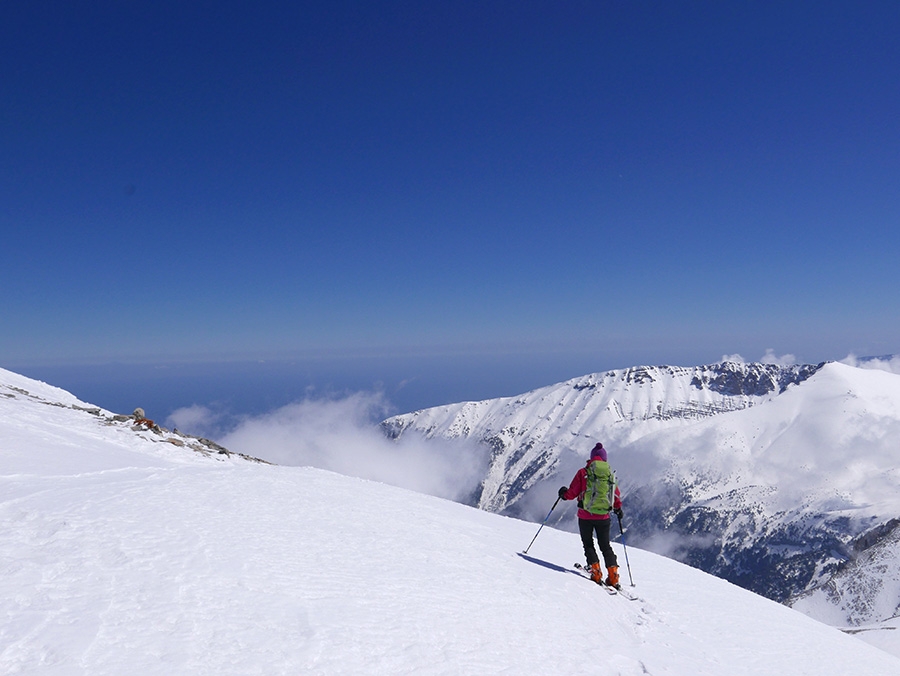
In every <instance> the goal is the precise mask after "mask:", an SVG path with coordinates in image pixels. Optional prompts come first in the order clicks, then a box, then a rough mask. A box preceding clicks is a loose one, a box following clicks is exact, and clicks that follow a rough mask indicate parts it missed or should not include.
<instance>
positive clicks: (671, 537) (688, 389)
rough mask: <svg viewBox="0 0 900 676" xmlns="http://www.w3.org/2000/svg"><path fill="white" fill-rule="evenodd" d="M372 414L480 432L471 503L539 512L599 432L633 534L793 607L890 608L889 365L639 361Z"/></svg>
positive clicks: (895, 479)
mask: <svg viewBox="0 0 900 676" xmlns="http://www.w3.org/2000/svg"><path fill="white" fill-rule="evenodd" d="M382 425H383V427H384V428H385V429H386V431H387V432H388V434H389V435H390V436H393V437H399V436H400V435H403V434H408V433H410V432H418V433H420V434H422V435H424V436H425V437H430V438H471V439H475V440H481V441H482V442H483V443H484V444H485V447H486V453H489V454H490V455H491V467H490V471H489V473H488V476H487V478H486V480H485V487H484V491H483V493H482V497H481V502H480V506H482V507H484V508H486V509H491V510H496V511H505V512H506V513H512V514H522V515H527V516H530V517H531V518H538V519H540V518H543V514H542V513H541V509H540V506H541V505H544V504H547V503H548V502H549V501H550V500H552V495H553V493H554V492H555V490H556V487H558V486H559V485H561V484H563V483H566V484H567V483H568V482H569V480H570V478H571V476H572V474H573V473H574V471H575V470H576V469H577V468H578V467H579V466H581V465H582V464H583V462H584V459H585V457H586V455H587V452H588V450H589V449H590V448H591V447H592V446H593V444H594V442H595V441H597V440H602V441H603V442H604V444H605V445H606V447H607V448H608V449H609V452H610V461H611V462H612V463H613V466H614V467H615V468H616V469H617V471H618V476H619V481H620V483H621V484H622V487H623V489H624V490H625V492H626V504H627V507H626V511H627V512H628V513H629V516H630V523H631V524H632V541H633V542H635V543H640V544H642V545H643V546H645V547H647V548H651V549H653V550H654V551H657V552H659V553H665V554H667V555H670V556H673V557H675V558H678V559H679V560H681V561H684V562H688V563H690V564H691V565H694V566H696V567H699V568H701V569H703V570H706V571H707V572H712V573H714V574H716V575H718V576H721V577H725V578H727V579H730V580H731V581H733V582H736V583H739V584H741V585H742V586H745V587H747V588H750V589H753V590H754V591H757V592H758V593H761V594H764V595H765V596H767V597H769V598H773V599H775V600H779V601H788V600H791V599H793V598H796V597H798V596H799V595H802V596H803V601H802V602H800V601H797V603H798V605H797V607H798V608H803V609H804V611H805V612H810V613H813V614H815V616H816V617H817V618H818V619H823V620H827V621H829V622H834V623H835V624H837V625H841V626H845V625H849V626H858V625H863V624H866V625H869V624H871V623H873V622H880V621H884V620H888V619H890V618H892V617H895V616H897V615H898V613H900V579H898V577H897V573H896V571H897V570H900V547H898V546H897V542H896V540H897V539H896V537H894V538H893V539H891V533H892V532H893V529H892V527H891V524H892V523H893V524H894V525H896V519H897V515H898V514H900V452H898V449H900V446H898V441H897V440H898V439H900V376H898V375H896V374H894V373H889V372H885V371H880V370H865V369H859V368H854V367H851V366H848V365H845V364H838V363H828V364H820V365H818V366H814V367H813V366H807V367H790V369H785V368H784V367H775V366H766V365H761V364H755V365H754V364H734V363H724V364H719V365H711V366H705V367H696V368H681V367H636V368H634V369H626V370H624V371H619V372H608V373H605V374H593V375H590V376H584V377H583V378H576V379H573V380H571V381H568V382H566V383H560V384H558V385H554V386H549V387H546V388H542V389H540V390H536V391H534V392H529V393H526V394H523V395H520V396H518V397H511V398H507V399H496V400H491V401H485V402H470V403H464V404H456V405H453V406H446V407H440V408H434V409H428V410H425V411H419V412H416V413H411V414H407V415H403V416H397V417H395V418H392V419H390V420H388V421H385V423H383V424H382ZM544 509H546V508H544ZM867 550H871V551H868V552H867ZM835 576H840V577H835ZM829 589H831V590H833V591H831V592H830V591H829ZM832 606H834V607H832Z"/></svg>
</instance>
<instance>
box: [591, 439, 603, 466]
mask: <svg viewBox="0 0 900 676" xmlns="http://www.w3.org/2000/svg"><path fill="white" fill-rule="evenodd" d="M597 458H600V459H601V460H602V461H603V462H606V449H605V448H603V444H601V443H600V442H599V441H598V442H597V445H596V446H594V448H592V449H591V460H596V459H597Z"/></svg>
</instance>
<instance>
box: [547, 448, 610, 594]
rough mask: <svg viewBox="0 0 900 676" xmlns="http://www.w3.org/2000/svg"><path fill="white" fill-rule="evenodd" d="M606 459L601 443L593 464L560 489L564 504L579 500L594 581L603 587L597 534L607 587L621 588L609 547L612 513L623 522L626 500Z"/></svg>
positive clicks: (583, 539)
mask: <svg viewBox="0 0 900 676" xmlns="http://www.w3.org/2000/svg"><path fill="white" fill-rule="evenodd" d="M606 458H607V456H606V449H605V448H603V444H602V443H599V442H598V443H597V444H596V445H595V446H594V448H593V449H591V457H590V460H588V461H587V464H586V465H585V466H584V467H582V468H581V469H579V470H578V472H576V473H575V477H574V478H573V479H572V483H571V484H569V486H563V487H562V488H560V489H559V497H560V499H562V500H574V499H575V498H577V499H578V532H579V533H580V534H581V544H582V545H583V546H584V556H585V558H586V559H587V568H588V570H590V572H591V579H592V580H593V581H594V582H596V583H598V584H602V583H603V571H602V570H601V569H600V559H599V557H598V556H597V551H596V550H595V549H594V534H595V533H596V535H597V543H598V544H599V545H600V552H601V553H602V554H603V563H604V564H605V565H606V569H607V571H608V575H607V577H606V584H608V585H610V586H612V587H616V588H619V563H618V561H617V560H616V554H615V552H614V551H613V549H612V546H610V544H609V526H610V519H609V513H610V511H612V512H613V513H614V514H615V515H616V516H618V517H619V518H620V519H621V518H622V496H621V494H620V493H619V487H618V486H617V485H616V480H615V477H614V476H613V474H612V472H611V471H610V469H609V463H608V462H607V460H606Z"/></svg>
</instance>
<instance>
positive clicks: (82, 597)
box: [0, 370, 900, 676]
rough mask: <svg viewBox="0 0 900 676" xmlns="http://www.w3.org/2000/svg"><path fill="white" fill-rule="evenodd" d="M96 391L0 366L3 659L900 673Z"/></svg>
mask: <svg viewBox="0 0 900 676" xmlns="http://www.w3.org/2000/svg"><path fill="white" fill-rule="evenodd" d="M91 408H92V407H90V406H88V405H86V404H83V403H82V402H79V401H78V400H77V399H75V398H74V397H72V396H71V395H68V394H66V393H62V392H60V391H58V390H55V389H52V388H48V387H46V386H43V385H41V384H39V383H34V382H33V381H27V380H26V379H22V378H20V377H18V376H15V374H10V373H9V372H7V371H2V370H0V468H2V469H0V617H2V618H3V621H2V623H0V673H3V674H5V675H6V674H41V675H43V674H48V675H49V674H53V675H57V674H59V675H62V674H65V675H67V676H68V675H72V674H123V673H135V674H141V675H142V676H143V675H152V674H160V675H163V674H165V675H166V676H169V675H171V674H191V675H203V674H215V675H217V676H219V675H223V674H242V675H244V674H298V673H311V674H344V673H347V674H350V673H367V674H412V673H415V674H486V673H524V674H538V673H580V672H582V671H584V669H585V668H586V665H589V667H590V668H591V669H592V670H596V671H598V672H600V673H605V674H610V675H615V674H619V675H623V676H637V675H639V674H652V675H656V676H662V675H664V674H665V675H668V676H682V675H683V676H696V675H702V674H722V675H725V674H727V675H734V676H740V675H742V674H748V675H749V674H759V673H779V674H786V675H793V674H810V675H813V674H815V675H816V676H820V675H822V674H845V673H857V674H867V675H874V676H877V675H885V676H887V675H888V674H896V673H900V659H898V658H897V657H895V656H892V655H890V654H888V653H887V652H884V651H882V650H879V649H877V648H873V647H872V646H870V645H868V644H866V643H864V642H863V641H860V640H859V639H858V638H856V637H853V636H848V635H846V634H844V633H841V632H840V631H838V630H836V629H833V628H830V627H828V626H826V625H824V624H821V623H818V622H816V621H814V620H811V619H809V618H807V617H806V616H804V615H802V614H800V613H798V612H796V611H794V610H791V609H789V608H786V607H784V606H781V605H778V604H776V603H773V602H770V601H767V600H766V599H763V598H761V597H759V596H756V595H753V594H751V593H749V592H746V591H744V590H742V589H740V588H737V587H735V586H733V585H731V584H729V583H727V582H724V581H722V580H719V579H716V578H713V577H711V576H709V575H706V574H704V573H702V572H700V571H697V570H694V569H692V568H688V567H686V566H682V565H680V564H677V563H675V562H673V561H670V560H668V559H665V558H662V557H659V556H656V555H653V554H649V553H647V552H644V551H640V550H638V549H633V548H631V549H629V551H628V559H629V561H630V567H631V569H632V572H633V574H634V580H635V582H636V583H637V586H636V587H634V590H635V591H636V592H637V593H638V594H639V595H640V599H639V600H638V601H636V602H630V601H628V600H626V599H624V598H622V597H610V596H608V595H606V594H604V593H603V592H602V591H601V590H599V589H598V588H597V587H596V586H594V585H593V584H592V583H590V582H589V581H587V580H585V579H584V578H582V577H580V576H578V575H577V574H575V573H573V572H571V570H570V568H571V564H572V563H573V562H574V561H577V560H579V559H580V556H581V552H580V545H579V543H578V541H577V537H576V536H574V535H572V534H570V533H564V532H561V531H557V530H554V529H551V528H544V529H543V531H542V532H541V534H540V536H539V537H538V539H537V540H536V541H535V543H534V545H533V546H532V547H531V550H530V552H529V555H528V556H522V555H521V554H520V552H521V550H522V549H523V548H524V546H525V545H527V543H529V542H530V541H531V539H532V538H533V537H534V534H535V532H536V527H535V525H534V524H532V523H527V522H523V521H518V520H515V519H510V518H505V517H502V516H498V515H494V514H490V513H487V512H483V511H479V510H475V509H472V508H469V507H466V506H463V505H459V504H456V503H453V502H448V501H444V500H440V499H437V498H433V497H428V496H423V495H420V494H416V493H412V492H408V491H405V490H403V489H399V488H394V487H390V486H385V485H382V484H377V483H373V482H368V481H364V480H361V479H354V478H348V477H344V476H340V475H337V474H333V473H328V472H324V471H321V470H316V469H311V468H288V467H277V466H270V465H264V464H259V463H252V462H248V461H247V460H245V459H243V458H240V457H238V456H235V455H228V454H217V453H207V452H203V451H202V449H200V451H201V452H195V451H194V450H191V447H190V446H189V445H184V446H179V445H176V444H173V443H167V442H166V441H165V435H164V434H163V435H155V434H153V433H151V432H144V431H135V430H134V429H132V426H131V425H130V423H128V422H122V421H117V420H115V419H113V418H112V417H111V415H110V414H108V413H107V412H104V411H99V410H97V409H94V412H90V411H86V410H83V409H91ZM571 516H572V518H574V516H573V515H571ZM617 552H618V554H619V557H620V561H621V563H623V564H624V563H625V557H624V552H623V551H622V549H621V548H618V549H617ZM623 573H624V576H625V579H626V581H627V580H628V573H627V572H626V571H625V567H624V565H623Z"/></svg>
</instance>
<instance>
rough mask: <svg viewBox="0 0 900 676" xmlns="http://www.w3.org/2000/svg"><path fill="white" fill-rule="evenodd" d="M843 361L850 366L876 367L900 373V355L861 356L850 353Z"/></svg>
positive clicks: (876, 368)
mask: <svg viewBox="0 0 900 676" xmlns="http://www.w3.org/2000/svg"><path fill="white" fill-rule="evenodd" d="M841 363H843V364H847V365H848V366H855V367H856V368H860V369H875V370H878V371H887V372H888V373H896V374H898V375H900V355H889V356H886V357H863V358H860V357H857V356H856V355H855V354H853V353H850V354H848V355H847V356H846V357H844V358H843V359H842V360H841Z"/></svg>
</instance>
